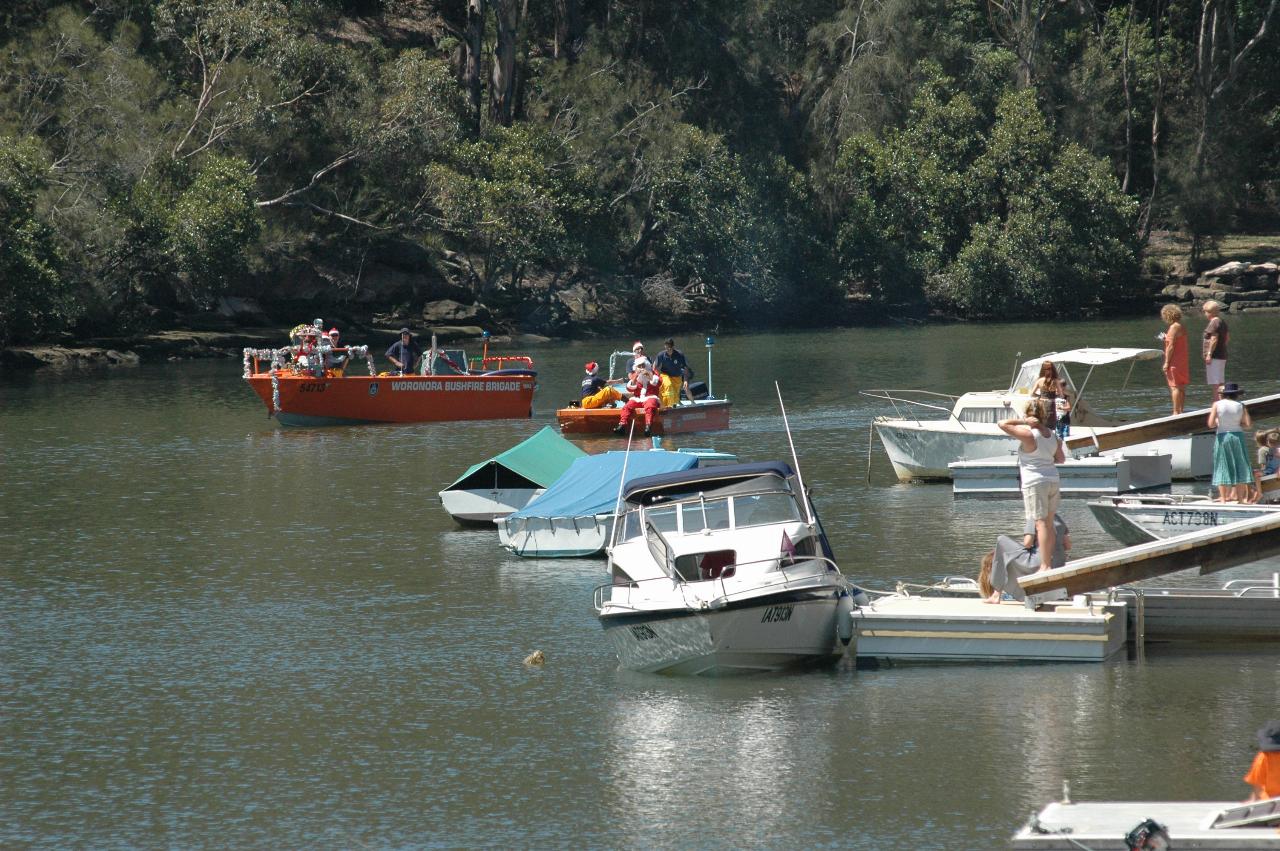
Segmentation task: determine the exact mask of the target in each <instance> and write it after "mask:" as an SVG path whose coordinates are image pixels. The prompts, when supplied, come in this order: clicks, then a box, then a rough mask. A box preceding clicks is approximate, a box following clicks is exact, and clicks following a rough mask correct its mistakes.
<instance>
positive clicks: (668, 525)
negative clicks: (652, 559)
mask: <svg viewBox="0 0 1280 851" xmlns="http://www.w3.org/2000/svg"><path fill="white" fill-rule="evenodd" d="M642 512H643V520H642V517H641V513H642ZM800 520H803V518H802V517H801V515H800V506H799V505H797V504H796V500H795V497H794V496H792V495H791V494H790V493H789V492H787V491H769V492H765V493H748V494H737V495H735V496H732V497H717V498H714V499H706V498H701V497H699V498H694V499H688V500H682V501H680V502H677V503H667V504H664V505H661V506H650V507H648V508H644V509H640V508H632V509H630V510H629V511H627V512H626V514H625V515H624V518H623V523H622V531H621V533H620V535H619V540H620V541H627V540H631V539H632V538H635V537H636V536H638V535H639V534H640V533H641V529H642V526H641V523H642V522H643V523H645V524H648V525H652V526H653V527H654V528H655V529H657V530H658V531H659V532H661V533H663V534H664V535H667V534H672V533H675V534H685V535H696V534H700V533H702V532H707V531H710V532H714V531H720V530H724V529H745V528H747V527H750V526H766V525H769V524H771V523H792V522H796V521H800Z"/></svg>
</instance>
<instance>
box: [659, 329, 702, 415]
mask: <svg viewBox="0 0 1280 851" xmlns="http://www.w3.org/2000/svg"><path fill="white" fill-rule="evenodd" d="M653 369H654V371H655V372H657V373H658V375H659V376H660V377H661V379H662V390H661V391H659V393H658V397H659V401H660V402H661V403H662V407H664V408H674V407H675V406H676V405H678V404H680V389H681V388H682V387H684V382H685V379H687V378H690V377H692V375H693V371H692V370H691V369H689V361H688V360H686V359H685V356H684V352H682V351H680V350H679V349H677V348H676V341H675V340H673V339H671V338H670V337H668V338H667V339H666V341H665V342H664V343H663V344H662V351H660V352H658V356H657V357H655V358H654V359H653Z"/></svg>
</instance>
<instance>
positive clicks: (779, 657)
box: [600, 589, 844, 676]
mask: <svg viewBox="0 0 1280 851" xmlns="http://www.w3.org/2000/svg"><path fill="white" fill-rule="evenodd" d="M837 594H838V592H837V591H836V590H834V589H832V590H827V591H819V590H811V591H805V592H793V593H786V594H771V595H769V596H766V597H761V598H758V599H754V600H749V601H744V602H740V603H738V604H732V605H729V606H726V607H724V608H722V609H709V610H700V611H690V610H687V609H681V610H665V611H663V610H658V611H652V612H642V613H637V612H635V611H634V610H630V609H627V610H624V612H625V613H619V614H611V613H610V612H609V609H608V608H606V609H604V610H603V611H602V612H601V613H600V623H601V625H602V626H603V627H604V633H605V635H606V636H607V637H608V639H609V641H610V643H611V644H612V646H613V648H614V651H615V652H616V653H617V654H618V661H619V663H620V664H621V666H622V667H623V668H626V669H628V670H633V671H641V672H645V673H658V674H676V675H694V676H720V675H726V674H742V673H754V672H764V671H778V670H783V669H786V668H791V667H797V666H803V665H813V664H821V663H824V662H833V661H835V660H836V659H838V658H839V656H840V655H841V654H842V653H843V651H844V648H843V646H842V645H841V644H840V642H839V640H838V639H837V635H836V630H837V618H838V614H839V610H840V601H839V597H838V596H837Z"/></svg>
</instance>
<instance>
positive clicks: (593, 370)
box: [578, 361, 623, 408]
mask: <svg viewBox="0 0 1280 851" xmlns="http://www.w3.org/2000/svg"><path fill="white" fill-rule="evenodd" d="M584 368H585V369H586V377H584V378H583V379H582V401H581V402H579V403H578V406H579V407H582V408H607V407H608V406H610V405H612V404H613V403H614V402H617V401H618V400H619V399H621V398H623V395H622V393H621V392H620V391H619V390H618V389H617V388H615V387H611V386H610V385H609V382H607V381H605V380H604V379H603V378H601V377H600V365H599V364H598V363H596V362H595V361H591V362H589V363H588V364H587V365H586V366H585V367H584Z"/></svg>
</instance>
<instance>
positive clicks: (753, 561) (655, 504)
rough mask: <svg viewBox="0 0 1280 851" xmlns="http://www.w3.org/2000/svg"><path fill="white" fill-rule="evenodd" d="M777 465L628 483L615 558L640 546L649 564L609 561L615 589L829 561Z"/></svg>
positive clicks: (786, 471)
mask: <svg viewBox="0 0 1280 851" xmlns="http://www.w3.org/2000/svg"><path fill="white" fill-rule="evenodd" d="M794 481H795V477H794V475H793V473H792V471H791V468H790V467H789V466H788V465H786V464H783V463H778V462H768V463H756V464H733V465H727V466H723V467H714V468H711V469H695V470H688V471H685V472H680V473H669V474H666V475H662V476H649V477H646V478H643V479H637V480H635V481H634V482H632V483H631V485H630V487H628V488H627V490H626V491H625V493H624V498H625V500H626V506H625V508H624V512H623V518H622V522H621V523H620V524H618V529H617V539H616V540H615V542H614V547H615V550H616V552H617V554H618V555H620V556H621V555H624V554H625V551H626V550H627V549H630V548H634V547H635V546H636V545H638V544H640V543H641V541H642V540H643V544H644V546H645V548H646V549H647V551H648V555H649V556H650V557H651V558H639V559H626V558H622V559H621V560H619V559H614V560H613V571H612V572H613V580H614V582H615V583H627V582H635V581H638V580H643V579H651V578H656V577H658V576H661V575H663V574H665V575H667V576H669V577H670V578H672V579H675V580H677V581H681V582H704V581H707V580H715V579H728V578H731V577H733V576H735V575H736V574H737V572H738V569H739V568H740V567H745V566H747V565H748V564H750V565H754V566H757V567H763V568H764V569H766V570H767V569H771V568H776V567H778V566H779V565H785V564H786V563H787V562H788V561H790V560H794V559H803V558H811V557H815V556H819V557H821V556H826V557H829V553H830V548H829V547H828V546H827V544H826V539H825V537H824V536H823V535H822V531H821V528H820V527H819V526H818V525H817V523H816V521H815V522H814V524H813V525H810V523H809V522H808V520H807V519H806V512H805V510H804V509H803V507H802V506H801V504H800V501H799V500H798V499H797V492H798V490H799V489H798V486H796V485H795V484H793V483H794Z"/></svg>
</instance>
